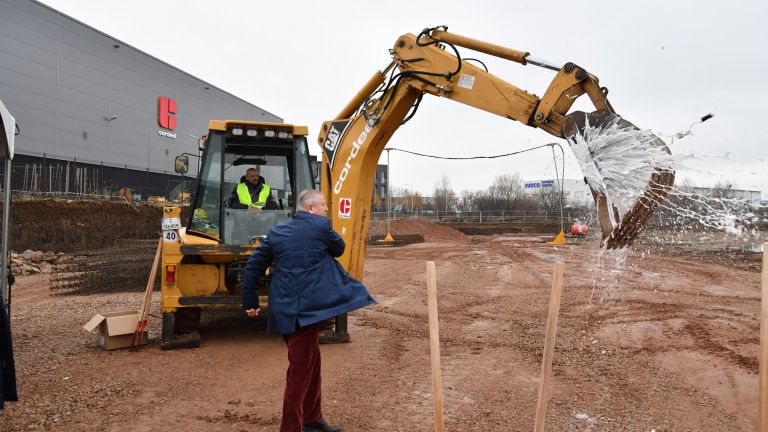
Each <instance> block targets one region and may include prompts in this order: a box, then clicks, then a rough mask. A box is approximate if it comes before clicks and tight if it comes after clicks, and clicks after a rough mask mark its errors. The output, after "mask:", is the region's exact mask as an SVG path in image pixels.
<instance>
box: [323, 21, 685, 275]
mask: <svg viewBox="0 0 768 432" xmlns="http://www.w3.org/2000/svg"><path fill="white" fill-rule="evenodd" d="M446 30H447V28H445V27H437V28H431V29H426V30H424V31H423V32H421V33H420V34H419V35H418V36H415V35H413V34H410V33H409V34H405V35H403V36H400V37H399V38H398V39H397V41H396V42H395V45H394V47H393V48H392V49H391V50H390V52H391V55H392V62H391V63H390V64H389V65H388V66H387V67H386V68H384V69H383V70H382V71H377V72H376V73H375V74H374V75H373V76H372V77H371V78H370V80H369V81H368V82H367V83H366V84H365V86H364V87H363V88H362V89H361V90H360V91H359V92H358V94H357V95H355V97H354V98H353V99H352V100H351V101H350V102H349V103H348V104H347V105H346V106H345V107H344V108H343V109H342V111H341V112H340V113H339V114H338V115H337V116H336V118H335V119H334V120H331V121H328V122H325V123H324V124H323V126H322V129H321V131H320V134H319V137H318V143H319V145H320V146H321V147H322V148H323V151H324V153H325V157H324V158H323V169H322V192H323V195H324V196H325V199H326V200H327V202H328V203H329V209H330V210H329V212H330V215H329V216H330V218H331V221H332V225H333V227H334V228H335V229H336V230H337V231H338V232H339V233H340V234H341V236H342V237H343V238H344V240H345V241H346V242H347V246H348V247H347V250H346V252H345V253H344V255H343V256H342V257H340V258H339V260H340V262H341V264H342V265H344V266H345V268H347V269H348V271H349V272H350V274H351V275H352V276H353V277H357V278H360V277H362V274H363V259H364V255H365V240H366V236H367V233H368V226H369V223H370V209H371V198H372V192H373V191H372V189H373V188H372V185H373V182H374V175H375V172H376V165H377V164H378V160H379V156H380V155H381V152H382V151H383V150H384V147H385V146H386V144H387V142H388V141H389V139H390V138H391V137H392V135H393V134H394V133H395V131H396V130H397V129H398V128H399V127H400V125H401V124H403V123H404V122H405V121H407V120H409V119H410V117H412V115H413V114H414V113H415V110H416V109H417V108H418V104H419V102H420V101H421V98H422V97H423V95H424V94H432V95H435V96H439V97H444V98H447V99H451V100H454V101H456V102H460V103H462V104H465V105H469V106H472V107H475V108H478V109H481V110H483V111H487V112H489V113H492V114H496V115H498V116H502V117H505V118H508V119H511V120H516V121H519V122H521V123H523V124H525V125H526V126H530V127H535V128H540V129H543V130H545V131H546V132H548V133H550V134H551V135H554V136H556V137H559V138H565V139H567V140H568V141H569V143H570V144H571V146H572V148H573V149H574V153H575V154H576V155H577V159H579V162H580V164H581V165H582V170H584V171H585V178H586V180H587V181H588V184H589V186H590V188H591V189H592V193H593V196H594V198H595V201H596V204H597V207H598V216H599V219H600V224H601V229H602V233H603V243H604V245H605V246H606V247H608V248H616V247H623V246H625V245H628V244H631V242H632V240H633V239H634V238H635V236H636V235H637V231H638V230H639V228H640V227H642V225H643V224H644V223H645V221H646V220H647V219H648V218H649V217H650V215H651V214H652V212H653V210H654V209H655V208H656V207H657V206H658V205H659V204H660V203H661V201H662V200H663V198H664V197H665V196H666V193H667V191H668V190H669V188H670V187H671V185H672V182H673V181H674V173H673V172H672V171H671V166H667V165H665V164H664V163H662V162H660V160H663V156H659V157H645V158H644V160H642V161H641V163H636V165H638V166H637V167H635V166H631V167H630V169H631V170H634V171H639V172H641V173H640V174H638V175H639V177H640V178H641V179H642V178H645V177H648V179H647V181H642V185H641V186H642V187H641V188H640V189H641V190H640V191H639V192H638V187H637V186H635V187H634V188H629V189H627V188H624V187H619V188H618V189H619V191H618V192H615V191H616V184H620V181H619V182H618V183H617V182H616V181H615V180H616V179H615V178H613V177H617V175H616V172H617V167H620V164H619V163H616V161H610V163H606V162H605V161H604V160H603V159H601V156H602V154H604V153H608V154H611V151H608V150H606V149H605V147H610V149H609V150H613V151H614V152H618V153H619V154H621V153H625V152H624V150H626V149H625V147H626V148H630V149H633V150H635V151H636V153H637V154H638V155H640V156H638V157H639V159H643V157H642V152H643V151H646V150H649V149H650V150H651V151H655V152H658V153H660V154H663V155H668V154H669V150H668V149H667V148H666V146H665V145H664V143H663V142H661V140H659V139H658V138H656V137H655V136H653V135H652V134H651V136H650V137H648V136H646V135H647V134H645V135H643V137H644V138H643V139H635V136H636V135H638V134H640V135H642V134H641V132H643V131H639V129H637V128H636V127H634V125H632V124H631V123H629V122H627V121H626V120H624V119H621V118H620V117H619V116H618V115H616V113H615V111H614V109H613V107H612V106H611V104H610V103H609V102H608V99H607V93H608V92H607V90H606V89H605V88H601V87H600V85H599V81H598V79H597V77H595V76H594V75H592V74H590V73H588V72H587V71H586V70H585V69H583V68H581V67H579V66H577V65H575V64H573V63H566V64H564V65H558V64H553V63H551V62H548V61H545V60H541V59H537V58H534V57H532V56H531V55H530V54H529V53H528V52H523V51H517V50H513V49H510V48H505V47H502V46H498V45H494V44H490V43H487V42H483V41H479V40H475V39H471V38H468V37H464V36H459V35H456V34H453V33H449V32H447V31H446ZM457 47H464V48H467V49H471V50H474V51H478V52H482V53H485V54H488V55H492V56H496V57H500V58H503V59H507V60H510V61H514V62H517V63H520V64H522V65H527V64H533V65H537V66H541V67H545V68H548V69H552V70H555V71H557V73H556V75H555V77H554V79H553V80H552V82H551V83H550V85H549V87H548V88H547V90H546V92H545V93H544V95H543V96H542V97H541V98H539V97H537V96H536V95H534V94H531V93H528V92H527V91H525V90H522V89H519V88H517V87H515V86H514V85H512V84H510V83H508V82H506V81H504V80H503V79H501V78H499V77H496V76H494V75H493V74H491V73H489V72H488V71H486V70H485V69H484V68H480V67H478V66H476V65H475V64H474V63H470V62H468V61H464V60H463V59H462V57H461V55H460V52H459V51H458V48H457ZM584 94H586V95H587V96H588V98H589V99H590V101H591V102H592V104H593V105H594V106H595V109H596V111H595V112H593V113H590V114H586V113H583V112H574V113H571V114H568V110H569V109H570V108H571V106H572V105H573V103H574V102H575V101H576V99H577V98H578V97H580V96H582V95H584ZM409 113H410V115H409ZM617 131H618V132H622V133H623V135H621V136H622V138H621V139H619V140H616V139H613V141H611V139H610V138H606V136H609V135H611V136H612V135H616V133H617ZM654 138H655V139H654ZM606 141H608V142H609V143H608V144H606ZM638 142H640V144H638ZM618 171H620V170H618ZM635 183H637V181H635ZM612 193H614V194H615V195H617V196H618V198H614V197H612V196H611V194H612ZM633 194H634V195H636V196H632V195H633Z"/></svg>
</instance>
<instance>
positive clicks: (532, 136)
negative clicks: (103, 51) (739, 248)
mask: <svg viewBox="0 0 768 432" xmlns="http://www.w3.org/2000/svg"><path fill="white" fill-rule="evenodd" d="M43 3H45V4H47V5H49V6H51V7H53V8H54V9H57V10H59V11H61V12H63V13H65V14H67V15H69V16H71V17H73V18H75V19H77V20H80V21H82V22H84V23H86V24H88V25H90V26H92V27H94V28H96V29H98V30H100V31H103V32H105V33H107V34H109V35H111V36H113V37H115V38H117V39H120V40H122V41H123V42H125V43H127V44H129V45H132V46H134V47H136V48H138V49H140V50H142V51H145V52H147V53H149V54H151V55H153V56H155V57H157V58H159V59H161V60H163V61H166V62H168V63H170V64H172V65H174V66H176V67H178V68H180V69H182V70H184V71H187V72H189V73H191V74H192V75H195V76H197V77H198V78H200V79H203V80H205V81H208V82H210V83H212V84H214V85H216V86H218V87H220V88H222V89H224V90H226V91H228V92H230V93H232V94H235V95H237V96H239V97H241V98H243V99H245V100H247V101H249V102H251V103H254V104H256V105H259V106H260V107H262V108H264V109H266V110H268V111H270V112H272V113H274V114H276V115H278V116H280V117H282V118H283V119H284V120H285V121H286V122H287V123H295V124H305V125H307V126H309V130H310V139H311V141H310V147H311V148H312V153H313V154H318V155H319V154H320V149H319V147H318V146H317V145H316V144H315V143H316V139H315V138H316V136H317V133H318V130H319V127H320V125H321V124H322V122H324V121H326V120H331V119H332V118H333V117H334V116H335V115H336V114H337V113H338V112H339V111H340V110H341V108H342V107H343V106H344V105H345V104H346V103H347V102H348V101H349V99H351V98H352V96H353V95H354V94H355V93H356V92H357V91H358V90H359V88H360V87H361V86H362V85H363V84H364V83H365V82H366V81H367V80H368V78H369V77H370V76H371V75H372V74H373V73H374V72H375V71H376V70H378V69H382V68H383V67H385V66H386V65H387V64H388V63H389V60H390V57H389V54H388V51H387V50H388V49H389V48H391V47H392V45H393V44H394V42H395V41H396V39H397V37H398V36H399V35H401V34H404V33H414V34H417V33H418V32H419V31H421V30H422V29H423V28H425V27H433V26H437V25H443V24H444V25H447V26H448V27H449V31H451V32H454V33H457V34H461V35H466V36H470V37H473V38H477V39H482V40H485V41H488V42H493V43H496V44H500V45H504V46H507V47H510V48H515V49H519V50H523V51H529V52H530V53H531V55H532V56H535V57H540V58H545V59H547V60H551V61H555V62H561V63H564V62H567V61H572V62H574V63H576V64H578V65H580V66H582V67H584V68H585V69H587V70H588V71H590V72H591V73H592V74H594V75H596V76H597V77H598V78H599V79H600V84H601V85H603V86H606V87H608V88H609V90H610V93H609V100H610V101H611V103H612V105H613V107H614V108H615V109H616V111H617V112H618V113H620V114H621V115H622V116H623V117H625V118H626V119H628V120H629V121H631V122H633V123H635V124H636V125H638V126H639V127H641V128H648V129H652V130H654V131H656V132H657V133H659V134H661V136H662V137H663V138H665V140H666V141H667V142H668V143H669V141H670V140H669V139H668V136H671V135H672V134H674V133H675V132H679V131H683V130H686V129H688V128H689V126H690V125H691V124H692V123H693V122H695V121H697V120H698V119H699V118H700V117H701V116H703V115H705V114H707V113H714V114H715V117H714V118H713V119H712V120H710V121H708V122H706V123H703V124H700V125H697V126H696V127H695V128H694V130H693V131H694V133H693V134H692V135H690V136H688V137H686V138H685V139H683V140H675V142H674V143H673V144H671V145H670V148H671V150H672V152H673V154H675V155H678V156H680V158H681V159H684V161H682V162H681V165H680V166H678V171H677V178H678V180H681V179H683V178H687V179H690V180H691V181H692V182H693V183H695V184H697V185H702V186H711V185H713V184H714V183H716V182H727V183H731V184H733V185H735V186H736V187H737V188H740V189H750V190H761V191H762V195H763V198H766V197H768V155H766V152H767V151H768V142H767V141H768V140H766V138H765V135H764V133H763V132H764V130H765V127H764V125H765V124H766V123H768V119H766V112H765V110H763V109H762V108H763V107H764V106H765V105H766V104H765V101H766V100H768V85H766V80H765V78H764V77H765V76H766V67H768V49H766V48H765V43H766V41H768V30H766V28H767V26H766V23H765V22H766V20H768V6H767V5H768V2H765V1H764V0H763V1H758V0H748V1H730V2H727V1H717V2H713V1H710V0H705V1H701V0H699V1H669V0H660V1H657V0H651V1H645V2H616V1H587V2H574V1H573V0H569V1H562V2H560V1H548V2H529V1H526V2H516V1H511V0H505V1H494V2H484V1H477V0H476V1H453V0H444V1H440V2H416V1H408V2H402V1H397V0H395V1H388V2H381V1H378V2H369V1H362V0H357V1H312V0H306V1H287V0H284V1H269V2H268V1H246V0H238V1H234V0H220V1H218V2H212V1H206V0H183V1H182V0H178V1H177V0H162V1H158V0H153V1H148V0H134V1H130V2H126V1H124V0H100V1H87V2H86V1H81V0H43ZM462 52H463V55H464V56H465V57H466V56H470V54H471V56H472V57H478V58H481V59H483V60H484V61H485V63H486V64H487V65H488V67H489V68H490V71H491V73H494V74H495V75H497V76H500V77H501V78H503V79H505V80H507V81H509V82H510V83H512V84H514V85H515V86H517V87H520V88H522V89H525V90H528V91H529V92H531V93H534V94H536V95H538V96H541V95H542V94H543V93H544V91H545V90H546V88H547V85H548V84H549V82H550V81H551V79H552V78H553V76H554V72H551V71H548V70H544V69H540V68H537V67H535V66H530V65H529V66H521V65H519V64H516V63H511V62H507V61H502V60H497V59H494V58H492V57H487V56H485V55H483V54H479V53H472V52H470V51H467V50H462ZM584 98H585V99H586V96H585V97H584ZM581 108H584V107H581ZM555 140H556V139H555V138H554V137H552V136H550V135H548V134H547V133H545V132H543V131H541V130H538V129H533V128H529V127H526V126H524V125H522V124H521V123H519V122H515V121H511V120H505V119H503V118H498V117H495V116H493V115H491V114H488V113H485V112H482V111H478V110H476V109H474V108H470V107H467V106H464V105H461V104H458V103H456V102H452V101H450V100H447V99H442V98H437V97H432V96H427V97H425V98H424V100H423V102H422V104H421V107H420V109H419V112H418V113H417V115H416V117H415V118H414V119H413V120H412V121H411V122H409V123H408V124H406V125H405V126H403V127H401V128H400V130H398V131H397V133H395V135H394V137H393V138H392V140H391V141H390V142H389V144H388V146H389V147H397V148H403V149H408V150H412V151H417V152H421V153H430V154H439V155H445V156H473V155H493V154H501V153H509V152H512V151H516V150H520V149H524V148H528V147H533V146H536V145H540V144H544V143H548V142H552V141H555ZM559 141H561V143H562V144H563V146H564V147H565V148H566V150H565V151H566V158H565V172H566V178H581V177H582V174H581V172H580V169H579V166H578V164H577V162H576V160H575V158H574V157H573V154H572V153H571V152H570V150H569V149H568V146H567V143H566V142H565V141H563V140H559ZM690 156H693V157H690ZM381 160H382V162H386V152H385V153H383V154H382V159H381ZM558 163H560V162H558ZM443 173H447V174H448V175H449V178H450V180H451V184H452V186H453V189H454V190H456V191H457V192H460V191H462V190H477V189H484V188H486V187H487V186H488V185H489V184H490V183H491V182H492V181H493V178H494V177H496V176H498V175H501V174H504V173H519V174H520V176H521V177H522V178H523V179H524V180H536V179H545V178H554V176H555V169H554V165H553V162H552V154H551V153H550V152H548V151H547V150H539V151H538V152H535V153H527V154H525V155H522V156H516V157H508V158H503V159H496V160H492V161H482V160H480V161H470V162H467V161H463V162H459V161H437V160H433V159H421V158H418V157H416V156H412V155H407V154H404V153H400V152H392V153H391V168H390V174H391V181H392V184H393V185H396V186H405V185H408V187H415V188H416V189H417V190H418V191H420V192H421V193H422V194H424V195H431V193H432V190H433V188H434V185H435V182H436V180H437V179H439V178H440V177H441V176H442V174H443Z"/></svg>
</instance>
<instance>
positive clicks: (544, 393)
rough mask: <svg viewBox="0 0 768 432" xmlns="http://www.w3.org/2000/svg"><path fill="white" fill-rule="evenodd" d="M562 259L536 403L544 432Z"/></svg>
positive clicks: (538, 424)
mask: <svg viewBox="0 0 768 432" xmlns="http://www.w3.org/2000/svg"><path fill="white" fill-rule="evenodd" d="M564 268H565V265H564V264H563V262H562V261H558V262H556V263H555V268H554V271H553V276H552V297H551V298H550V299H549V317H547V334H546V336H545V337H544V356H543V357H542V359H541V382H539V400H538V402H537V403H536V421H535V423H534V426H533V430H534V431H535V432H544V419H546V417H547V404H548V402H549V376H550V375H551V374H552V354H553V352H554V350H555V333H556V332H557V316H558V315H559V314H560V296H561V293H562V289H563V269H564Z"/></svg>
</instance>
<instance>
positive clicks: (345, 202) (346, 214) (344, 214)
mask: <svg viewBox="0 0 768 432" xmlns="http://www.w3.org/2000/svg"><path fill="white" fill-rule="evenodd" d="M351 215H352V198H339V218H341V219H349V218H350V216H351Z"/></svg>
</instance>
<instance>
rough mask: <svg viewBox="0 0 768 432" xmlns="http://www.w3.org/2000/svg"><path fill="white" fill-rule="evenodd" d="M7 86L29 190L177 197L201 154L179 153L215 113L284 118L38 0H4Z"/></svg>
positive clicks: (1, 18) (0, 91) (16, 169)
mask: <svg viewBox="0 0 768 432" xmlns="http://www.w3.org/2000/svg"><path fill="white" fill-rule="evenodd" d="M156 21H157V19H156V18H155V17H153V16H152V14H147V15H146V23H143V24H146V25H149V23H153V22H156ZM160 21H162V22H163V23H164V24H163V25H166V24H167V23H169V22H171V21H172V19H171V21H168V20H166V19H161V20H160ZM139 25H142V23H139ZM168 25H170V24H168ZM159 43H166V42H165V41H162V42H159ZM0 95H2V99H3V102H4V103H5V105H6V107H7V108H8V109H9V110H10V111H11V113H13V115H14V117H16V121H17V123H18V124H19V128H20V129H21V134H20V135H19V136H18V137H17V138H16V157H15V158H14V161H13V162H14V166H13V170H12V177H13V180H12V181H13V185H14V189H20V190H24V191H35V192H63V193H78V194H103V193H111V192H114V191H117V190H120V189H122V188H125V187H127V188H131V189H133V190H134V198H136V197H138V196H142V197H143V199H146V198H147V197H149V196H152V195H156V196H168V195H170V196H169V198H172V197H173V195H174V194H173V193H172V191H173V190H174V188H178V186H179V183H180V182H181V181H185V182H188V181H189V180H190V178H194V177H196V176H197V163H196V161H195V160H193V161H192V163H190V172H189V173H188V174H187V175H186V178H182V177H180V176H179V175H177V174H176V173H175V172H174V169H173V167H174V158H175V156H176V155H178V154H181V153H191V154H193V155H196V154H197V153H198V138H197V137H199V136H201V135H203V134H205V133H206V131H207V129H208V121H209V120H211V119H243V120H256V121H265V122H276V123H282V122H283V119H282V118H280V117H278V116H276V115H274V114H272V113H270V112H268V111H267V110H265V109H263V108H261V107H259V106H257V105H254V104H253V103H251V102H249V101H246V100H244V99H242V98H240V97H238V96H236V95H233V94H231V93H228V92H227V91H225V90H223V89H221V88H218V87H216V86H215V85H213V84H211V83H209V82H206V81H204V80H202V79H200V78H197V77H195V76H193V75H191V74H190V73H189V72H185V71H183V70H181V69H179V68H177V67H175V66H173V65H170V64H168V63H166V62H165V61H163V60H161V59H158V58H155V57H153V56H151V55H149V54H147V53H145V52H142V51H141V50H139V49H137V48H134V47H132V46H131V45H129V44H127V43H125V42H123V41H121V40H119V39H116V38H114V37H112V36H110V35H108V34H105V33H103V32H101V31H99V30H97V29H95V28H93V27H90V26H88V25H86V24H84V23H82V22H80V21H78V20H76V19H74V18H72V17H69V16H67V15H65V14H63V13H61V12H59V11H57V10H55V9H52V8H50V7H48V6H46V5H44V4H42V3H40V2H38V1H34V0H0ZM182 189H186V190H187V191H188V190H189V189H190V188H189V186H187V187H186V188H182Z"/></svg>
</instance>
